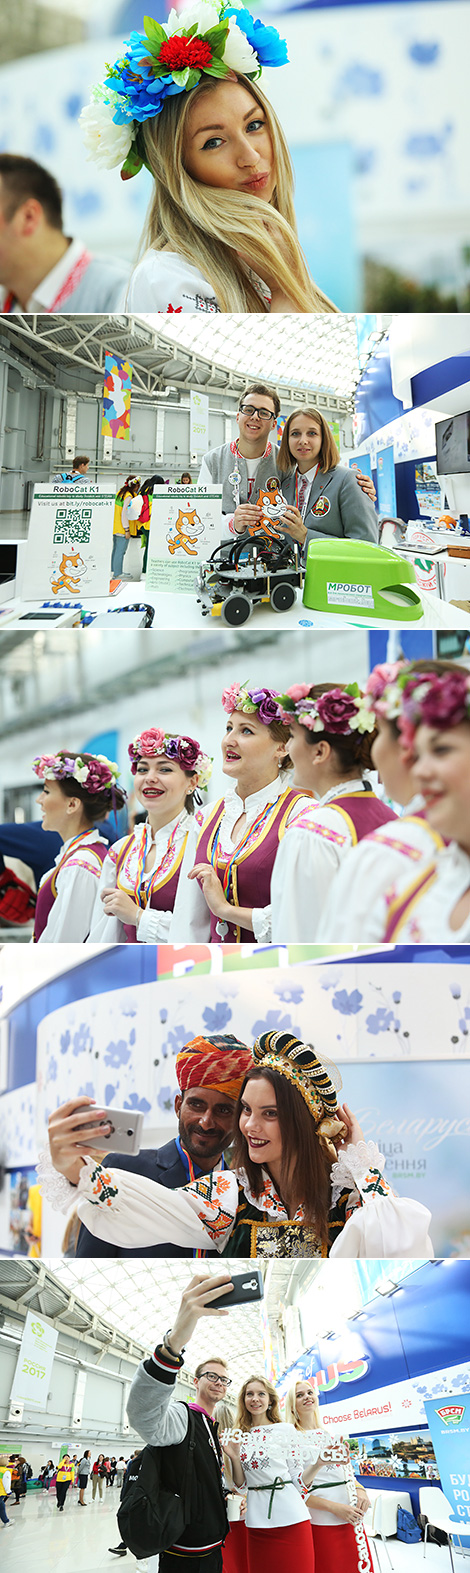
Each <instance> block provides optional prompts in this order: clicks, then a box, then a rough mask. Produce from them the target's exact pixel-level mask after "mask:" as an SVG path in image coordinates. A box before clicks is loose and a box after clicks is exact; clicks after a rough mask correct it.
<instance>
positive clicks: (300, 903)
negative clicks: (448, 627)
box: [34, 661, 470, 944]
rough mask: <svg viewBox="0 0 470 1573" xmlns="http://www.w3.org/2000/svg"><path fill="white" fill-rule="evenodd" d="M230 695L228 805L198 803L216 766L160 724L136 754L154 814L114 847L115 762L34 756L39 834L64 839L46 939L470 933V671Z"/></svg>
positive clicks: (46, 911) (43, 893)
mask: <svg viewBox="0 0 470 1573" xmlns="http://www.w3.org/2000/svg"><path fill="white" fill-rule="evenodd" d="M222 704H223V708H224V710H225V714H226V718H227V719H226V729H225V734H224V736H223V738H222V744H221V747H222V761H223V771H224V774H225V775H226V776H227V777H228V782H229V787H228V791H227V792H226V793H225V795H224V797H223V798H219V799H217V800H216V801H212V802H209V803H207V802H206V803H205V804H204V805H203V804H202V801H201V792H202V791H204V789H205V788H206V787H207V785H208V782H209V779H210V773H211V765H212V761H211V760H210V759H209V758H208V756H207V754H205V753H204V752H203V750H202V747H201V744H200V743H199V742H198V741H197V740H196V739H194V738H191V737H188V736H184V735H181V734H177V733H174V734H173V733H166V732H164V731H163V729H162V728H159V727H149V728H147V729H146V730H145V731H143V732H141V733H140V734H139V735H138V736H137V737H136V738H134V739H133V741H132V743H131V744H130V745H129V750H128V752H129V757H130V761H131V772H132V775H133V777H134V795H135V799H136V802H137V804H138V807H139V809H142V810H143V811H144V812H145V815H146V818H145V820H144V822H143V823H137V822H136V823H135V826H134V829H133V830H132V831H130V832H129V833H128V834H127V835H126V836H124V837H123V838H122V839H121V840H119V841H117V842H115V844H114V845H113V846H112V847H111V848H110V849H109V850H108V847H107V844H106V842H105V841H104V839H103V837H101V836H100V835H99V830H98V829H96V828H95V827H96V826H97V825H98V826H99V823H100V821H102V820H103V819H105V818H106V816H107V815H108V814H109V813H111V812H112V811H113V810H116V809H120V808H122V807H123V805H124V802H125V796H126V794H125V792H124V791H123V789H122V788H121V787H120V786H119V785H118V780H117V777H118V775H119V772H118V770H117V766H116V765H115V764H113V763H112V762H110V761H109V760H106V759H105V758H104V757H102V756H98V757H96V758H95V757H94V756H92V755H89V754H85V755H76V754H73V753H69V752H67V751H60V752H59V753H58V754H57V755H55V756H50V755H49V756H48V755H42V756H41V757H40V758H39V759H37V760H35V762H34V769H35V771H36V774H37V775H38V776H39V777H40V778H41V780H42V782H43V788H42V792H41V795H40V797H39V799H38V802H39V804H40V806H41V808H42V810H43V816H44V817H43V825H44V828H45V829H47V830H55V831H57V832H58V833H59V835H60V836H61V837H62V840H63V846H62V849H61V851H60V853H59V856H58V858H57V859H56V864H55V866H54V869H52V870H50V871H49V873H48V874H46V875H45V877H44V879H43V880H42V882H41V885H40V887H39V891H38V896H37V903H36V923H35V939H36V940H37V941H40V942H43V943H44V942H47V943H48V942H53V941H57V940H75V941H78V942H81V941H90V942H92V943H93V942H98V941H100V942H103V941H104V942H108V941H109V942H110V943H115V942H116V941H119V942H123V943H134V942H135V941H139V942H141V943H154V942H157V941H163V940H167V939H168V938H170V939H171V940H174V941H181V942H189V941H193V942H207V941H208V940H211V941H213V942H214V943H216V944H217V943H221V944H224V943H228V942H234V941H235V942H239V941H252V940H253V938H254V939H255V940H257V941H261V942H263V943H266V942H269V941H270V940H272V941H273V942H274V943H277V942H288V941H290V942H296V941H297V942H299V943H301V942H309V941H311V940H315V939H321V940H325V941H328V942H334V941H342V940H346V941H350V942H353V941H358V940H370V939H373V940H388V939H394V938H395V936H396V935H397V934H399V935H400V937H402V938H403V937H406V938H408V939H410V940H423V941H442V940H445V939H447V938H449V937H450V936H453V937H454V939H457V938H458V939H460V940H465V939H467V938H468V936H469V934H470V672H469V671H468V670H467V668H466V667H464V666H458V665H456V663H455V662H439V661H437V662H435V661H434V662H433V661H421V662H414V663H413V662H411V663H409V662H404V661H403V662H399V663H398V664H396V665H395V666H393V667H389V666H381V667H376V668H375V669H374V671H373V672H372V673H371V676H370V678H369V679H368V682H367V684H366V690H365V692H364V693H363V692H361V690H360V689H359V688H358V686H357V684H356V683H350V684H347V685H345V686H340V685H338V684H335V683H322V684H307V683H297V684H294V685H293V686H292V687H290V688H289V689H288V690H287V691H286V692H285V693H284V694H278V693H276V692H275V691H274V690H272V689H270V688H267V687H258V686H256V685H255V684H249V683H243V684H240V683H238V682H235V683H233V684H232V685H231V687H230V688H227V689H225V690H224V692H223V695H222ZM374 769H376V770H377V771H378V773H379V777H380V778H381V780H382V783H383V788H384V792H385V801H384V797H383V795H380V796H379V795H377V792H376V791H374V790H373V788H372V785H371V780H370V772H371V771H373V770H374ZM387 800H388V801H387ZM392 803H393V805H394V806H393V807H392V806H391V804H392ZM358 876H359V877H358Z"/></svg>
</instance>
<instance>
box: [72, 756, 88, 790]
mask: <svg viewBox="0 0 470 1573" xmlns="http://www.w3.org/2000/svg"><path fill="white" fill-rule="evenodd" d="M88 770H89V766H88V765H86V764H85V763H84V761H83V759H76V760H75V768H74V772H73V775H74V780H75V781H79V783H80V786H84V785H85V782H86V779H87V776H88Z"/></svg>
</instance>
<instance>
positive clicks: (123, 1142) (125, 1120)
mask: <svg viewBox="0 0 470 1573" xmlns="http://www.w3.org/2000/svg"><path fill="white" fill-rule="evenodd" d="M86 1108H87V1105H86V1104H85V1105H83V1107H82V1108H81V1109H76V1110H75V1113H76V1114H85V1112H86ZM93 1113H94V1111H93V1110H92V1109H90V1124H89V1125H80V1126H77V1134H79V1135H80V1137H81V1139H82V1141H83V1143H84V1145H85V1146H86V1147H100V1148H102V1149H104V1148H106V1147H109V1149H110V1151H111V1152H123V1153H128V1154H129V1157H131V1158H134V1157H135V1156H136V1154H137V1153H138V1152H140V1143H141V1137H142V1128H143V1123H144V1116H143V1114H135V1113H134V1112H133V1111H131V1110H130V1109H105V1108H104V1109H103V1114H102V1119H103V1118H106V1120H107V1121H108V1123H109V1124H110V1126H111V1130H110V1132H109V1134H108V1135H103V1128H102V1123H101V1120H100V1121H98V1122H97V1121H96V1120H94V1119H93Z"/></svg>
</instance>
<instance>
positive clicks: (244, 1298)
mask: <svg viewBox="0 0 470 1573" xmlns="http://www.w3.org/2000/svg"><path fill="white" fill-rule="evenodd" d="M232 1283H233V1289H229V1291H228V1293H227V1294H222V1295H221V1296H220V1300H217V1301H216V1302H214V1303H215V1304H216V1305H217V1310H218V1311H219V1310H223V1308H224V1306H227V1307H228V1309H230V1306H231V1305H250V1304H251V1301H252V1300H262V1299H263V1294H264V1286H263V1276H262V1273H260V1270H259V1267H255V1268H250V1271H249V1272H247V1273H237V1274H236V1276H235V1277H234V1278H232Z"/></svg>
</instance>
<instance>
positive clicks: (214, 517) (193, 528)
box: [145, 485, 231, 595]
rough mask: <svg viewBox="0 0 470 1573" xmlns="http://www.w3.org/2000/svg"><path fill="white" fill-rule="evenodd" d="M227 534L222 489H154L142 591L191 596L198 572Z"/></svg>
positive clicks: (182, 487)
mask: <svg viewBox="0 0 470 1573" xmlns="http://www.w3.org/2000/svg"><path fill="white" fill-rule="evenodd" d="M224 535H226V536H227V540H228V541H230V539H231V537H230V536H229V533H228V525H227V522H226V521H224V520H223V517H222V487H221V486H214V487H213V488H212V489H211V491H203V490H202V489H201V488H200V487H199V486H171V485H170V486H155V488H154V493H153V502H152V513H151V518H150V538H149V550H148V562H147V572H146V575H145V588H146V590H170V591H175V590H179V591H182V592H183V594H186V595H194V593H195V589H196V583H197V575H198V569H199V566H200V564H201V563H205V562H207V559H208V558H209V557H210V556H211V553H212V552H213V551H214V550H215V547H216V546H219V545H220V542H221V540H222V538H223V536H224Z"/></svg>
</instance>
